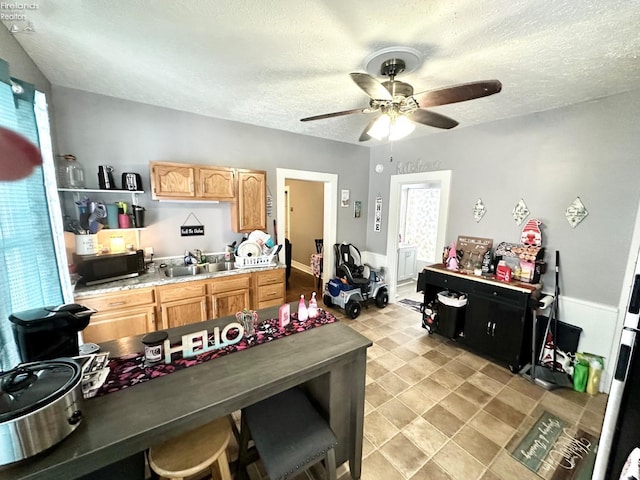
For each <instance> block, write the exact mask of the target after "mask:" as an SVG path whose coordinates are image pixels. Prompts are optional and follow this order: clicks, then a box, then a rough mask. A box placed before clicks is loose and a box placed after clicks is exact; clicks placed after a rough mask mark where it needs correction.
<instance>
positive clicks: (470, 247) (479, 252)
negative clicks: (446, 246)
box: [456, 236, 493, 271]
mask: <svg viewBox="0 0 640 480" xmlns="http://www.w3.org/2000/svg"><path fill="white" fill-rule="evenodd" d="M492 247H493V239H492V238H480V237H467V236H459V237H458V241H457V242H456V250H458V252H462V258H461V259H460V268H461V269H462V270H464V271H467V270H469V271H473V270H474V267H475V265H476V264H479V263H482V258H483V257H484V254H485V252H487V251H488V250H491V248H492Z"/></svg>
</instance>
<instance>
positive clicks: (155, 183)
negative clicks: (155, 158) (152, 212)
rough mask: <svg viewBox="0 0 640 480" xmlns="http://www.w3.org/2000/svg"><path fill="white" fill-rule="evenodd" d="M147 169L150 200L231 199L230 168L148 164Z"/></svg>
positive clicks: (232, 188)
mask: <svg viewBox="0 0 640 480" xmlns="http://www.w3.org/2000/svg"><path fill="white" fill-rule="evenodd" d="M149 167H150V170H151V171H150V177H151V198H152V199H154V200H194V201H196V200H218V201H220V200H222V201H233V200H234V199H235V171H234V169H232V168H226V167H211V166H205V165H195V164H188V163H170V162H150V163H149Z"/></svg>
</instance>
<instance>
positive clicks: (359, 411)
mask: <svg viewBox="0 0 640 480" xmlns="http://www.w3.org/2000/svg"><path fill="white" fill-rule="evenodd" d="M351 368H352V377H351V378H352V379H353V384H352V389H351V432H352V438H351V441H352V445H353V449H352V450H351V452H350V455H349V470H350V472H351V478H353V480H358V479H359V478H360V474H361V471H362V437H363V435H364V393H365V375H366V369H367V351H366V350H363V351H361V352H360V353H358V356H357V358H356V359H355V360H354V362H353V363H352V365H351Z"/></svg>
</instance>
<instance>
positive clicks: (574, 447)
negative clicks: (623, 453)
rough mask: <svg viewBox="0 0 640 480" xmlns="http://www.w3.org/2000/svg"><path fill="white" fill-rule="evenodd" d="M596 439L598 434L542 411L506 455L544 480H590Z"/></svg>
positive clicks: (596, 444)
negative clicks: (509, 455)
mask: <svg viewBox="0 0 640 480" xmlns="http://www.w3.org/2000/svg"><path fill="white" fill-rule="evenodd" d="M598 440H599V437H598V436H597V435H595V434H593V433H591V432H587V431H585V430H584V429H582V428H580V427H576V426H574V425H573V424H571V423H570V422H568V421H566V420H564V419H562V418H560V417H558V416H557V415H554V414H553V413H550V412H547V411H544V412H543V413H542V414H541V415H540V418H538V420H537V421H536V422H535V423H534V424H533V426H532V427H531V428H530V429H529V430H528V431H527V432H526V433H525V434H524V435H523V436H522V437H521V438H520V439H519V440H518V439H516V441H515V445H514V446H513V447H512V448H511V449H509V453H510V454H511V456H512V457H513V458H515V459H516V460H518V461H519V462H520V463H522V464H523V465H524V466H526V467H527V468H528V469H529V470H531V471H532V472H534V473H536V474H537V475H538V476H539V477H541V478H544V479H546V480H589V479H591V475H592V473H593V466H594V464H595V458H596V453H597V450H598Z"/></svg>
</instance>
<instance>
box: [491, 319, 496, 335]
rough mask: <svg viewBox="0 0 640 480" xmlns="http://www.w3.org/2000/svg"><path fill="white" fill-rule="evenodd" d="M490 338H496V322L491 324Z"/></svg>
mask: <svg viewBox="0 0 640 480" xmlns="http://www.w3.org/2000/svg"><path fill="white" fill-rule="evenodd" d="M491 336H492V337H495V336H496V322H493V327H491Z"/></svg>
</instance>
